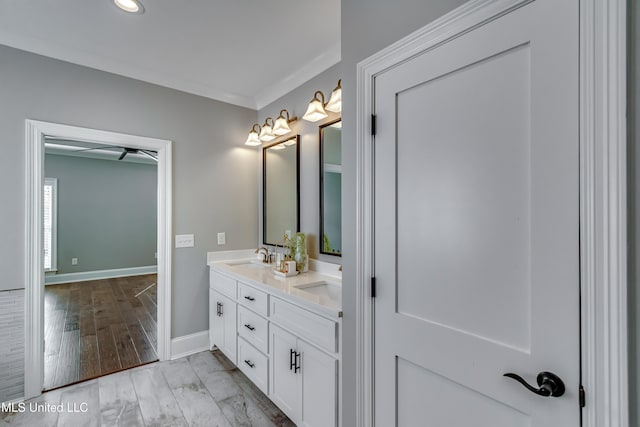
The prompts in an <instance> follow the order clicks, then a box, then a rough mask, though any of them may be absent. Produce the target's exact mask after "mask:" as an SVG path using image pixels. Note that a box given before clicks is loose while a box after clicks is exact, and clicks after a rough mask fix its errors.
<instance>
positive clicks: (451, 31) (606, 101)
mask: <svg viewBox="0 0 640 427" xmlns="http://www.w3.org/2000/svg"><path fill="white" fill-rule="evenodd" d="M531 1H532V0H470V1H469V2H467V3H465V4H463V5H462V6H460V7H459V8H457V9H455V10H453V11H452V12H450V13H448V14H446V15H444V16H443V17H441V18H439V19H437V20H436V21H434V22H432V23H430V24H429V25H427V26H425V27H423V28H421V29H419V30H418V31H416V32H414V33H412V34H410V35H409V36H407V37H405V38H403V39H402V40H400V41H398V42H397V43H394V44H392V45H391V46H389V47H387V48H385V49H383V50H382V51H380V52H378V53H376V54H374V55H373V56H371V57H369V58H367V59H365V60H363V61H362V62H360V63H359V64H358V66H357V100H356V102H357V115H356V149H357V171H356V185H357V189H356V191H357V193H356V215H357V218H356V224H357V226H356V302H357V303H356V304H357V306H356V360H358V361H359V363H358V367H357V370H356V425H357V426H358V427H366V426H371V425H373V392H374V388H373V367H374V363H373V358H374V356H375V355H374V354H373V348H374V347H373V303H372V299H371V288H370V278H371V276H372V272H373V271H374V270H373V262H372V261H373V257H372V255H373V241H372V236H373V197H374V195H373V193H372V189H373V173H374V171H373V150H372V147H373V145H372V144H373V142H374V139H373V137H372V136H371V133H370V131H369V130H370V126H371V114H372V113H373V111H374V110H373V108H374V98H373V96H374V80H375V77H376V76H377V75H378V74H381V73H383V72H385V71H386V70H389V69H390V68H393V67H394V66H396V65H398V64H400V63H402V62H404V61H407V60H408V59H410V58H412V57H414V56H416V55H419V54H420V53H422V52H425V51H427V50H430V49H432V48H435V47H436V46H438V45H440V44H442V43H446V42H447V41H448V40H451V39H453V38H455V37H457V36H459V35H461V34H464V33H466V32H468V31H470V30H471V29H473V28H475V27H477V26H479V25H482V24H483V23H485V22H488V21H490V20H492V19H495V18H497V17H499V16H501V15H503V14H505V13H508V12H510V11H512V10H513V9H515V8H519V7H522V6H524V5H526V4H528V3H530V2H531ZM533 1H535V0H533ZM576 1H578V2H579V5H580V263H581V271H580V276H581V283H580V292H581V300H580V302H581V325H582V327H581V329H582V333H581V341H582V351H581V357H582V384H583V386H584V388H585V390H586V406H585V408H584V409H583V423H582V425H583V426H584V427H618V426H626V425H628V377H627V375H628V369H627V358H628V355H627V252H626V241H627V238H626V221H627V220H626V144H627V142H626V2H625V1H624V0H576ZM541 24H542V23H541ZM576 297H577V295H576ZM576 363H578V361H576ZM576 404H577V402H576Z"/></svg>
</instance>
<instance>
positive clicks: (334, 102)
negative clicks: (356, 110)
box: [324, 79, 342, 113]
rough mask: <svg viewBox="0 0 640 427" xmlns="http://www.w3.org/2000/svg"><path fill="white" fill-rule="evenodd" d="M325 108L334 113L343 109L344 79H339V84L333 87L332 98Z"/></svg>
mask: <svg viewBox="0 0 640 427" xmlns="http://www.w3.org/2000/svg"><path fill="white" fill-rule="evenodd" d="M324 108H325V109H326V110H327V111H331V112H332V113H339V112H341V111H342V79H340V80H338V86H336V88H335V89H333V92H331V98H330V99H329V102H327V105H325V107H324Z"/></svg>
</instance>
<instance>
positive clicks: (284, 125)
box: [273, 116, 291, 136]
mask: <svg viewBox="0 0 640 427" xmlns="http://www.w3.org/2000/svg"><path fill="white" fill-rule="evenodd" d="M289 132H291V128H290V127H289V123H288V122H287V119H285V118H284V117H283V116H280V117H278V118H277V119H276V123H275V124H274V125H273V133H274V134H275V135H278V136H281V135H285V134H287V133H289Z"/></svg>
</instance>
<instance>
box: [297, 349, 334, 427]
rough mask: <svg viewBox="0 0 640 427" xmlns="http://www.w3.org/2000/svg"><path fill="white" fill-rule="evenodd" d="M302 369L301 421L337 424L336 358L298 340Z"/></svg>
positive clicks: (315, 426)
mask: <svg viewBox="0 0 640 427" xmlns="http://www.w3.org/2000/svg"><path fill="white" fill-rule="evenodd" d="M298 349H299V351H300V353H301V357H300V359H301V361H300V370H301V372H302V425H303V426H304V427H333V426H336V425H337V407H338V393H337V390H338V361H337V360H336V359H334V358H333V357H330V356H328V355H327V354H325V353H323V352H322V351H320V350H318V349H317V348H315V347H313V346H312V345H310V344H307V343H305V342H304V341H301V340H298Z"/></svg>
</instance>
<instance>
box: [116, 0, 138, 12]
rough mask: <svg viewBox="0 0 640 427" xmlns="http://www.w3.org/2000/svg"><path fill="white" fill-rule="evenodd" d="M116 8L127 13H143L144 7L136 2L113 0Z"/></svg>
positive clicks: (134, 0) (131, 0)
mask: <svg viewBox="0 0 640 427" xmlns="http://www.w3.org/2000/svg"><path fill="white" fill-rule="evenodd" d="M113 2H114V3H115V5H116V6H118V7H119V8H120V9H122V10H124V11H125V12H128V13H137V14H140V13H143V12H144V7H143V6H142V3H140V2H139V1H138V0H113Z"/></svg>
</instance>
